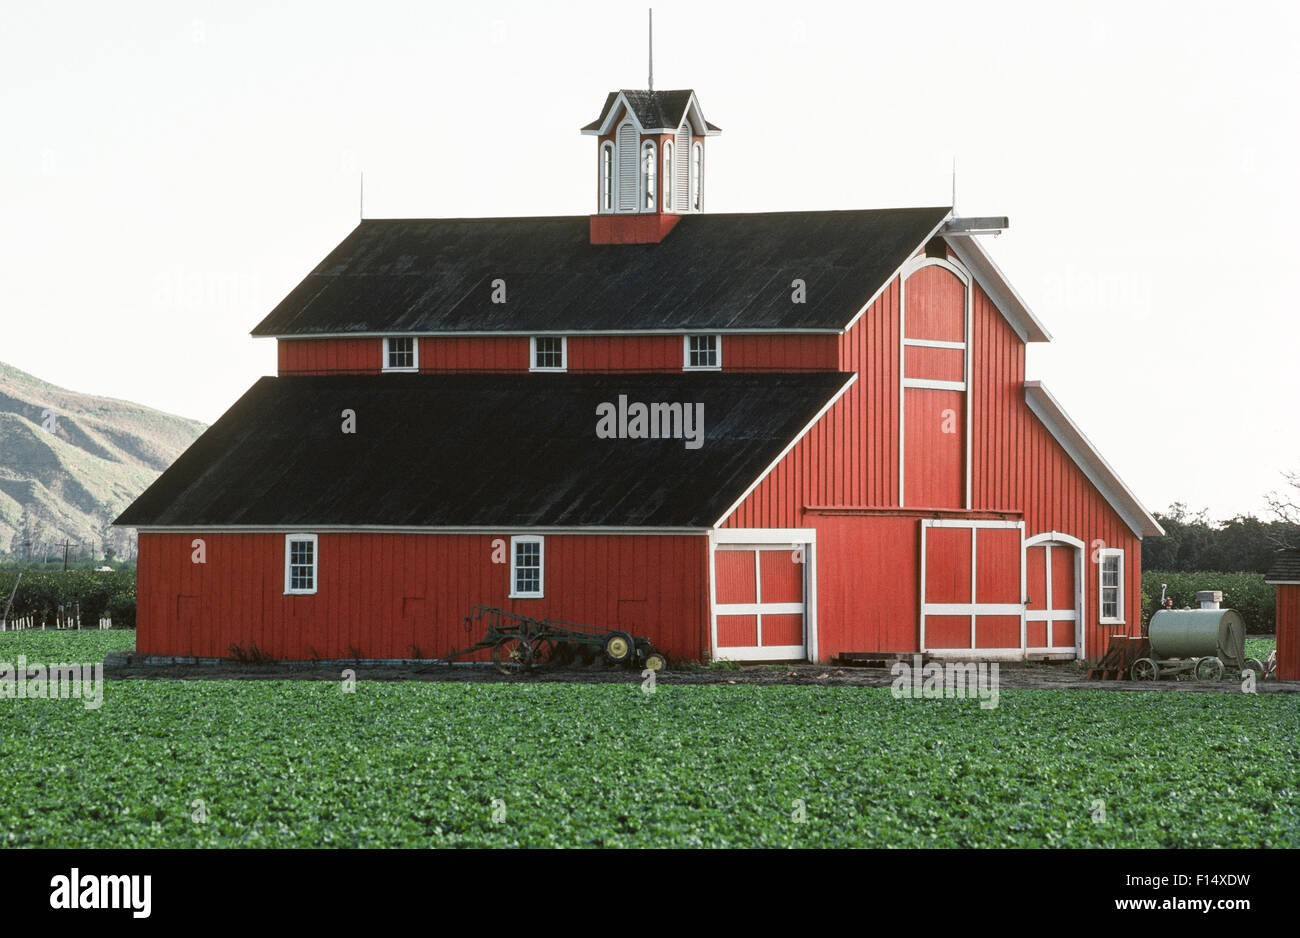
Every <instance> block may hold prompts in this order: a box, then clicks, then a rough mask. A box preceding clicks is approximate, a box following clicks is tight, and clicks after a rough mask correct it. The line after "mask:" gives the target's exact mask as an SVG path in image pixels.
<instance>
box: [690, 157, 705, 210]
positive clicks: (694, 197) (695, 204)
mask: <svg viewBox="0 0 1300 938" xmlns="http://www.w3.org/2000/svg"><path fill="white" fill-rule="evenodd" d="M687 195H688V197H689V199H690V209H691V211H692V212H702V211H704V144H702V143H700V141H698V140H696V141H695V142H694V143H692V144H691V189H690V192H688V193H687Z"/></svg>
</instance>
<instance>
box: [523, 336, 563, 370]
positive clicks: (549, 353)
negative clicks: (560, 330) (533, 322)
mask: <svg viewBox="0 0 1300 938" xmlns="http://www.w3.org/2000/svg"><path fill="white" fill-rule="evenodd" d="M529 344H530V346H531V349H530V351H529V356H528V370H529V371H564V370H565V369H566V368H568V367H569V360H568V351H569V341H568V339H566V338H565V337H564V336H562V335H536V336H533V338H532V340H531V341H530V342H529Z"/></svg>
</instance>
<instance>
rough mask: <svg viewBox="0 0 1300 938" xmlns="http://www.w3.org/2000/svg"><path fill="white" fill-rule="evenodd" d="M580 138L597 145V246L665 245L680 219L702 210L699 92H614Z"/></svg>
mask: <svg viewBox="0 0 1300 938" xmlns="http://www.w3.org/2000/svg"><path fill="white" fill-rule="evenodd" d="M582 132H583V133H584V134H586V135H588V136H592V137H595V138H596V214H594V215H592V216H591V243H592V244H645V243H648V242H656V241H662V240H663V238H664V236H665V235H667V234H668V232H669V231H671V230H672V227H673V225H675V224H676V223H677V219H678V218H679V217H680V216H682V215H693V214H697V213H699V212H701V211H703V209H704V168H705V166H706V165H707V163H706V161H705V154H704V138H705V137H713V136H717V135H718V134H720V133H722V130H721V129H720V128H718V127H715V126H714V125H713V124H710V123H709V122H708V121H706V120H705V119H704V113H703V112H702V111H701V110H700V102H699V100H698V99H697V98H696V97H695V92H694V91H690V90H685V91H611V92H610V93H609V95H608V96H607V97H606V98H605V106H604V108H603V109H602V110H601V112H600V117H598V118H596V120H594V121H592V122H591V123H590V124H588V125H587V126H586V127H584V128H582Z"/></svg>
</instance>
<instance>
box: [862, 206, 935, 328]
mask: <svg viewBox="0 0 1300 938" xmlns="http://www.w3.org/2000/svg"><path fill="white" fill-rule="evenodd" d="M946 224H948V219H947V218H943V219H940V221H939V224H937V225H935V226H934V227H933V228H932V229H930V233H929V234H928V235H926V236H925V237H924V238H922V239H921V243H920V244H918V245H916V246H915V247H913V248H912V251H911V252H910V253H909V254H908V255H907V260H905V261H903V263H901V264H899V265H898V269H897V270H895V271H894V272H893V273H892V274H890V275H889V277H888V278H887V279H886V280H885V282H884V283H882V284H881V285H880V286H879V287H878V288H877V289H876V292H875V293H873V294H871V297H870V298H869V299H868V300H867V301H866V302H865V303H863V304H862V308H861V309H859V310H858V311H857V312H856V313H854V314H853V318H852V319H850V320H849V322H848V325H846V326H845V327H844V328H843V329H838V330H836V331H837V332H840V333H842V334H845V335H847V334H848V331H849V330H850V329H852V328H853V327H854V326H856V325H857V324H858V320H859V319H861V318H862V317H863V315H865V314H866V312H867V310H869V309H871V307H872V305H873V304H874V303H875V302H876V300H878V299H880V298H881V297H882V296H883V295H884V293H885V291H886V290H888V289H889V286H890V284H892V283H893V282H894V281H896V280H898V279H899V277H900V276H902V274H903V271H905V270H906V269H907V268H908V266H909V265H910V264H912V263H913V262H914V261H915V260H916V252H917V251H921V250H924V249H925V246H926V245H927V244H929V243H930V240H931V239H932V238H934V237H935V235H937V234H938V233H939V229H940V228H942V227H943V226H944V225H946Z"/></svg>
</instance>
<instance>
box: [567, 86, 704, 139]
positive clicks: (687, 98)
mask: <svg viewBox="0 0 1300 938" xmlns="http://www.w3.org/2000/svg"><path fill="white" fill-rule="evenodd" d="M694 93H695V92H694V91H692V90H691V89H689V88H686V89H682V90H679V91H633V90H629V89H627V88H624V89H623V90H622V91H611V92H610V93H609V94H608V95H606V97H605V104H604V106H603V107H602V108H601V109H600V117H597V118H596V119H595V120H594V121H592V122H591V123H590V124H588V125H587V126H585V127H583V128H582V129H583V130H599V129H600V125H601V124H603V123H605V118H606V117H608V116H609V109H610V108H612V107H613V106H614V102H615V101H617V100H618V96H619V95H620V94H622V95H623V97H624V98H625V99H626V100H627V103H628V106H629V107H631V108H632V111H633V113H635V114H636V119H637V120H639V121H640V122H641V126H642V127H644V128H645V129H647V130H658V129H660V128H662V127H672V128H677V127H679V126H681V123H682V118H683V117H685V116H686V108H687V106H688V105H690V103H691V95H692V94H694ZM704 123H705V124H708V127H709V129H710V130H715V131H716V130H720V129H721V128H718V127H715V126H713V125H712V124H709V122H708V121H705V122H704Z"/></svg>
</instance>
